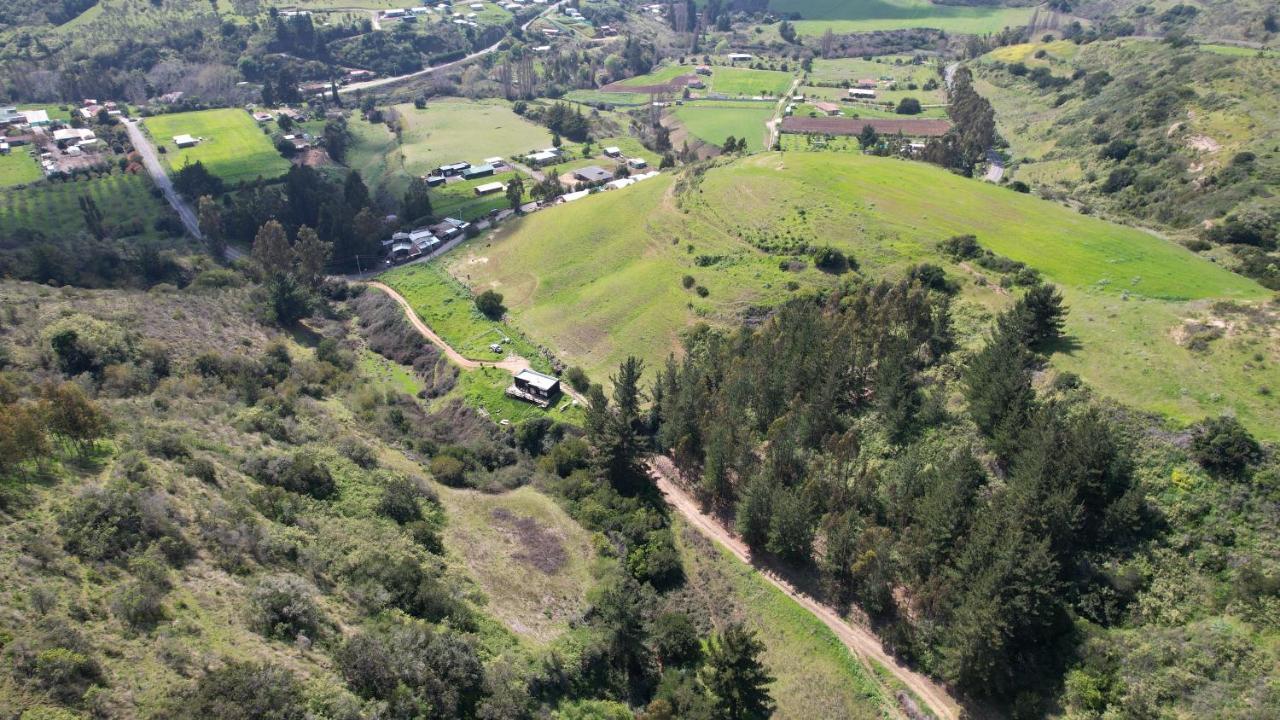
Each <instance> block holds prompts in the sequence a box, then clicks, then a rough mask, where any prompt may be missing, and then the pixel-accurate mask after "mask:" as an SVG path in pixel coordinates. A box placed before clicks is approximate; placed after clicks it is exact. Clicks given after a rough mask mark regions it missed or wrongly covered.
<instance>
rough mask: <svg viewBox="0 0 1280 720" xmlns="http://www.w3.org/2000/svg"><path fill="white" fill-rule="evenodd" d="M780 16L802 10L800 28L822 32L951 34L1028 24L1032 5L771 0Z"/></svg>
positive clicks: (908, 0)
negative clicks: (930, 31)
mask: <svg viewBox="0 0 1280 720" xmlns="http://www.w3.org/2000/svg"><path fill="white" fill-rule="evenodd" d="M769 9H770V10H773V11H774V12H777V13H779V14H785V13H799V14H800V16H801V17H802V18H803V19H802V20H799V21H796V22H795V23H794V24H795V26H796V31H797V32H799V33H800V34H802V35H821V34H822V33H824V32H826V31H827V30H828V29H830V30H831V31H833V32H837V33H854V32H874V31H877V30H898V29H901V28H917V27H927V28H937V29H939V30H945V31H947V32H950V33H958V34H983V33H991V32H998V31H999V30H1002V29H1004V28H1005V27H1017V26H1020V25H1026V24H1027V23H1028V22H1029V21H1030V20H1031V15H1032V13H1033V12H1035V9H1034V8H1032V7H1012V8H1006V7H990V6H976V7H975V6H968V5H937V4H934V3H932V2H930V1H929V0H770V2H769Z"/></svg>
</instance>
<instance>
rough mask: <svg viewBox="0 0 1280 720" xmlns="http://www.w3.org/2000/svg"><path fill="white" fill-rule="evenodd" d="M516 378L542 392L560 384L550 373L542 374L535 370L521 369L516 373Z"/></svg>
mask: <svg viewBox="0 0 1280 720" xmlns="http://www.w3.org/2000/svg"><path fill="white" fill-rule="evenodd" d="M516 380H519V381H521V382H525V383H528V384H529V385H532V386H533V387H536V388H538V389H539V390H542V391H543V392H548V391H551V390H553V389H555V387H556V386H557V385H559V384H560V380H559V379H557V378H554V377H552V376H550V375H543V374H542V373H540V372H538V371H537V370H521V371H520V373H519V374H517V375H516Z"/></svg>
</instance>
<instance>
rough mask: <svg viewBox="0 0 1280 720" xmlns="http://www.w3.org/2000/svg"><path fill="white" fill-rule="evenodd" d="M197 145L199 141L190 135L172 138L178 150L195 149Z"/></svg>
mask: <svg viewBox="0 0 1280 720" xmlns="http://www.w3.org/2000/svg"><path fill="white" fill-rule="evenodd" d="M199 143H200V141H199V140H198V139H196V138H193V137H191V136H190V135H174V136H173V144H174V145H177V146H178V147H180V148H189V147H195V146H196V145H198V144H199Z"/></svg>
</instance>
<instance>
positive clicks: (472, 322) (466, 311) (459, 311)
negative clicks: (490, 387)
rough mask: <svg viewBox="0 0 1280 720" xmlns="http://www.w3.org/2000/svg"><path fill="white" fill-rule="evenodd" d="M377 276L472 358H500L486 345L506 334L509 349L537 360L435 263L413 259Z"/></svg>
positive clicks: (534, 352) (527, 346)
mask: <svg viewBox="0 0 1280 720" xmlns="http://www.w3.org/2000/svg"><path fill="white" fill-rule="evenodd" d="M379 280H381V281H382V282H385V283H386V284H388V285H390V286H391V287H393V288H395V289H396V291H397V292H399V293H400V294H401V295H403V296H404V297H405V299H407V300H408V301H409V304H411V305H412V306H413V309H414V310H415V311H416V312H417V313H418V316H419V317H421V318H422V321H423V322H425V323H426V324H427V326H428V327H430V328H431V329H432V330H434V331H435V332H436V333H437V334H438V335H440V337H442V338H444V341H445V342H447V343H449V344H450V345H451V346H453V348H454V349H455V350H457V351H458V352H460V353H462V355H463V356H465V357H467V358H470V359H473V360H501V359H502V357H503V356H502V355H497V354H494V352H493V351H492V350H490V349H489V346H490V345H491V344H493V343H496V342H500V341H502V339H503V338H510V340H511V342H510V343H508V344H507V345H505V347H506V349H507V351H508V352H510V353H514V354H516V355H522V356H524V357H526V358H529V359H530V360H531V361H533V362H534V364H535V365H537V364H540V361H539V358H538V353H537V348H536V347H534V346H533V344H532V343H530V342H529V341H527V340H525V339H524V338H523V337H522V336H521V335H520V334H519V333H518V332H516V331H515V329H514V328H511V327H509V326H507V325H505V324H503V323H501V322H496V321H493V320H490V319H489V318H487V317H485V316H484V315H482V314H481V313H480V311H479V310H477V309H476V306H475V302H474V301H473V300H472V296H471V294H470V293H469V292H468V291H467V289H466V288H465V287H463V286H462V285H461V284H459V283H458V281H456V280H454V279H453V278H452V277H450V276H449V274H448V273H446V272H444V271H443V270H441V269H440V268H438V267H437V266H436V265H434V264H432V263H416V264H414V265H406V266H404V267H399V268H396V269H394V270H391V271H390V272H388V273H385V274H384V275H382V276H381V277H380V278H379Z"/></svg>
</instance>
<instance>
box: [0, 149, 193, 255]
mask: <svg viewBox="0 0 1280 720" xmlns="http://www.w3.org/2000/svg"><path fill="white" fill-rule="evenodd" d="M27 159H28V161H29V158H27ZM151 187H152V186H151V181H150V180H148V179H147V178H145V177H141V176H138V175H124V174H113V175H110V176H108V177H104V178H93V179H80V180H75V181H68V182H50V183H41V184H39V185H34V186H31V187H26V188H22V189H8V190H5V191H4V192H2V193H0V237H3V236H7V235H10V234H12V233H13V232H14V231H15V230H18V229H20V228H26V229H29V230H38V231H40V232H42V233H44V234H45V235H47V236H53V235H59V236H75V235H76V234H77V233H79V232H82V231H83V230H84V229H85V226H84V219H83V215H82V214H81V212H80V198H81V197H82V196H85V195H88V196H89V197H91V198H93V199H94V201H95V202H96V203H97V206H98V209H99V210H101V211H102V214H103V217H104V219H105V221H106V225H107V227H108V229H109V230H111V231H112V235H113V236H115V237H130V236H135V235H140V236H144V237H153V236H154V235H155V230H154V228H153V223H154V222H155V221H156V219H157V218H159V217H160V216H162V215H164V214H165V213H166V212H168V208H167V206H166V205H165V204H164V201H163V200H157V199H156V198H154V197H152V195H151Z"/></svg>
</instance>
